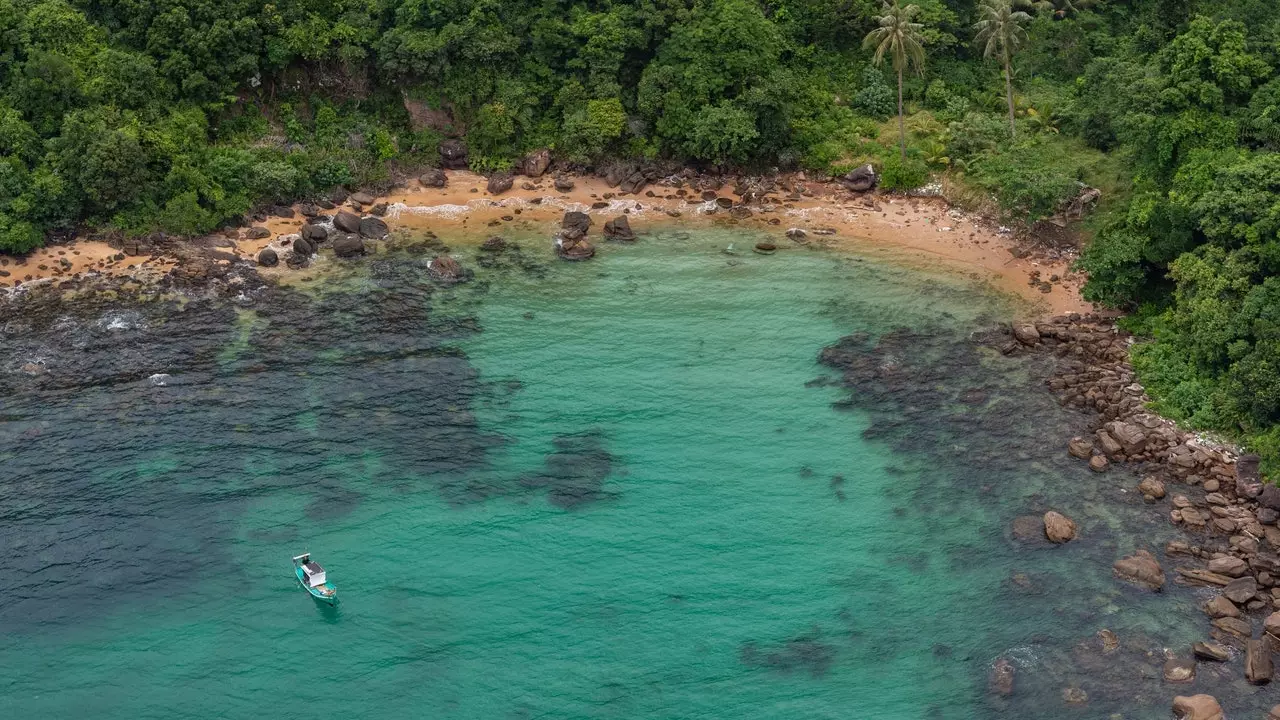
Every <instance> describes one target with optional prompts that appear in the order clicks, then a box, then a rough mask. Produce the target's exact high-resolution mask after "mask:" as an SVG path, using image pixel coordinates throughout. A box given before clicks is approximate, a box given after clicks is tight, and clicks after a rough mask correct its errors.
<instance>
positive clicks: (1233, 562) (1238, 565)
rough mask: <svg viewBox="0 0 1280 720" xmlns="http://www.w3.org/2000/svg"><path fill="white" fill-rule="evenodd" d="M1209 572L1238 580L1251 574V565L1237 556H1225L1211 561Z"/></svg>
mask: <svg viewBox="0 0 1280 720" xmlns="http://www.w3.org/2000/svg"><path fill="white" fill-rule="evenodd" d="M1208 569H1209V572H1211V573H1217V574H1219V575H1226V576H1227V577H1233V578H1238V577H1240V576H1241V575H1244V574H1245V573H1247V572H1249V563H1247V562H1245V561H1244V560H1241V559H1240V558H1238V557H1236V556H1235V555H1223V556H1221V557H1216V558H1214V559H1212V560H1210V561H1209V565H1208Z"/></svg>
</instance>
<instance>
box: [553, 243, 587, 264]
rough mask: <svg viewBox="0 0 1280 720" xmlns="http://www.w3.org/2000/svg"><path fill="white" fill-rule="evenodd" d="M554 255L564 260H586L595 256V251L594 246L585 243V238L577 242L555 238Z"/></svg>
mask: <svg viewBox="0 0 1280 720" xmlns="http://www.w3.org/2000/svg"><path fill="white" fill-rule="evenodd" d="M556 254H557V255H559V256H560V257H562V258H564V259H565V260H575V261H576V260H586V259H588V258H590V257H592V256H594V255H595V254H596V249H595V246H594V245H592V244H591V243H589V242H587V240H586V238H578V239H577V240H567V239H565V238H557V239H556Z"/></svg>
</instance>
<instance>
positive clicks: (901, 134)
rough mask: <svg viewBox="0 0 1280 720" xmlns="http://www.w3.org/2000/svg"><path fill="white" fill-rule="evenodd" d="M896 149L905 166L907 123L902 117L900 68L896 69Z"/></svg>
mask: <svg viewBox="0 0 1280 720" xmlns="http://www.w3.org/2000/svg"><path fill="white" fill-rule="evenodd" d="M898 147H899V149H900V150H901V151H902V164H903V165H906V164H907V123H906V121H905V120H904V119H903V115H902V68H898Z"/></svg>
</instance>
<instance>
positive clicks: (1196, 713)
mask: <svg viewBox="0 0 1280 720" xmlns="http://www.w3.org/2000/svg"><path fill="white" fill-rule="evenodd" d="M1173 716H1174V717H1176V718H1178V720H1223V715H1222V706H1221V705H1219V704H1218V701H1217V699H1215V698H1214V697H1213V696H1212V695H1191V696H1186V695H1179V696H1177V697H1175V698H1174V699H1173Z"/></svg>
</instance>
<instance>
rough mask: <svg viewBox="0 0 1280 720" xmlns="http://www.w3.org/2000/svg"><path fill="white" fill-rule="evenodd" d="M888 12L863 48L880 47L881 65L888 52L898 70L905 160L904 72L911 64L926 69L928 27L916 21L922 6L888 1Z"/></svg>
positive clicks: (877, 58) (878, 59) (878, 60)
mask: <svg viewBox="0 0 1280 720" xmlns="http://www.w3.org/2000/svg"><path fill="white" fill-rule="evenodd" d="M883 10H884V15H882V16H880V17H878V18H876V23H877V24H879V26H880V27H878V28H876V29H875V30H872V31H871V32H869V33H867V36H866V37H865V38H863V40H862V47H864V48H872V47H874V48H875V49H876V52H875V55H874V56H872V58H871V62H873V63H875V64H876V65H879V64H881V63H883V62H884V56H885V54H886V53H887V54H888V55H889V58H890V61H891V62H892V63H893V69H894V71H895V72H896V73H898V138H899V145H900V149H901V150H902V159H903V161H904V162H905V161H906V159H907V129H906V122H905V121H904V120H903V113H902V73H903V72H904V71H905V70H906V69H907V67H908V66H911V67H914V68H915V70H916V72H917V73H920V72H923V70H924V38H923V37H922V36H921V35H920V30H921V29H922V28H923V27H924V25H921V24H920V23H918V22H912V19H914V18H915V16H916V14H917V13H919V12H920V8H919V7H918V6H916V5H907V6H906V7H903V6H902V5H899V4H898V0H894V2H893V4H892V5H890V4H889V3H887V2H886V3H885V4H884V7H883Z"/></svg>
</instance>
